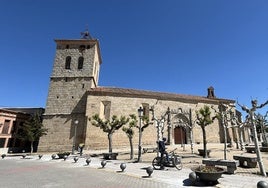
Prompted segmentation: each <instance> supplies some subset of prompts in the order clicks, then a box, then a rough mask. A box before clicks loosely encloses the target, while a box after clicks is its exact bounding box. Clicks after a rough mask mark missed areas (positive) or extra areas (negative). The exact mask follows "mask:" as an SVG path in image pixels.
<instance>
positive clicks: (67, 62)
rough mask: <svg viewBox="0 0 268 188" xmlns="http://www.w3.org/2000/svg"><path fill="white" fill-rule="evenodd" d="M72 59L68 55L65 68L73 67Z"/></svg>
mask: <svg viewBox="0 0 268 188" xmlns="http://www.w3.org/2000/svg"><path fill="white" fill-rule="evenodd" d="M71 61H72V57H71V56H67V57H66V59H65V69H71Z"/></svg>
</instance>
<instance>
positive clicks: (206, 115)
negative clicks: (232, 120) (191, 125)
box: [196, 105, 218, 158]
mask: <svg viewBox="0 0 268 188" xmlns="http://www.w3.org/2000/svg"><path fill="white" fill-rule="evenodd" d="M196 118H197V121H196V123H197V124H198V125H199V126H200V127H201V129H202V133H203V147H204V148H203V149H204V156H203V157H204V158H207V157H208V156H207V136H206V129H205V128H206V126H208V125H210V124H212V123H213V121H214V119H216V118H218V116H217V115H216V116H213V117H211V111H210V108H209V107H208V106H206V105H205V106H204V107H203V108H200V109H199V110H198V111H196Z"/></svg>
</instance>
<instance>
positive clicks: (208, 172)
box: [192, 166, 224, 184]
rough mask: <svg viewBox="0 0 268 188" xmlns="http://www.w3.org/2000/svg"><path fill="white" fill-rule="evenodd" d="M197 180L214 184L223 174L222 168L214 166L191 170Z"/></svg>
mask: <svg viewBox="0 0 268 188" xmlns="http://www.w3.org/2000/svg"><path fill="white" fill-rule="evenodd" d="M192 170H193V171H194V172H195V173H196V176H197V179H198V178H199V181H203V182H207V183H212V184H216V183H218V179H219V178H221V175H222V174H223V173H224V169H223V168H219V167H215V166H199V167H197V168H195V169H192Z"/></svg>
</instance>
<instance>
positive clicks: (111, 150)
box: [108, 133, 113, 153]
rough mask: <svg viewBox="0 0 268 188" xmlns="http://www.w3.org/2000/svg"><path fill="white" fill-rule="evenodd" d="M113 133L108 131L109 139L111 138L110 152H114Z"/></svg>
mask: <svg viewBox="0 0 268 188" xmlns="http://www.w3.org/2000/svg"><path fill="white" fill-rule="evenodd" d="M112 137H113V133H108V140H109V153H112V152H113V148H112V144H113V138H112Z"/></svg>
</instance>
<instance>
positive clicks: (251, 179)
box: [12, 144, 268, 188]
mask: <svg viewBox="0 0 268 188" xmlns="http://www.w3.org/2000/svg"><path fill="white" fill-rule="evenodd" d="M176 147H177V150H176V153H177V154H179V155H181V156H182V163H183V169H182V170H177V169H175V168H166V169H165V170H154V171H153V174H152V175H151V177H148V174H147V173H146V168H147V167H149V166H151V161H152V160H153V158H154V157H155V156H156V153H144V154H143V155H142V162H140V163H136V162H135V160H129V152H128V151H127V149H124V150H114V152H118V153H119V155H118V158H117V160H108V161H107V164H106V166H105V167H104V168H102V166H101V161H102V160H103V159H102V155H101V154H102V153H103V152H107V150H98V151H96V150H87V151H84V154H83V155H82V156H81V157H80V156H79V155H76V156H79V159H78V161H77V162H76V163H75V162H74V160H73V158H74V156H75V155H70V156H69V157H68V159H67V160H66V161H64V162H63V159H56V160H52V158H51V155H52V153H49V154H47V153H46V154H44V156H43V157H42V158H41V160H40V162H50V163H59V162H61V164H63V165H62V166H64V168H85V167H89V168H95V169H102V170H105V171H110V172H114V173H120V174H121V175H127V176H132V177H137V178H143V179H146V180H148V181H155V182H159V183H160V182H161V183H166V184H168V185H169V186H168V187H186V186H187V187H202V186H204V185H203V184H201V183H198V184H196V186H193V185H192V182H191V181H190V180H189V173H190V172H192V171H191V168H193V167H196V166H198V165H201V164H202V157H200V156H198V155H197V154H196V153H197V149H199V148H202V145H201V144H200V145H195V146H194V154H192V153H191V150H190V146H189V145H185V148H183V147H181V146H180V145H179V146H178V145H177V146H176ZM173 148H174V147H172V148H171V147H170V148H168V150H172V149H173ZM208 149H210V150H211V154H210V157H212V158H219V159H222V158H223V144H208ZM135 154H136V151H135ZM234 154H243V155H246V153H245V152H244V151H240V150H238V149H235V148H228V152H227V159H229V160H232V156H233V155H234ZM247 155H255V154H247ZM89 156H90V157H91V163H90V164H89V165H88V166H87V165H86V162H85V160H86V158H87V157H89ZM135 157H137V155H135ZM262 157H263V162H264V164H265V167H266V170H267V171H268V154H267V153H263V152H262ZM12 158H13V159H14V160H23V159H21V157H20V156H18V157H12ZM27 158H28V159H31V160H37V159H38V156H37V154H35V155H32V156H27ZM121 163H126V169H125V170H124V171H123V172H122V171H121V169H120V164H121ZM258 174H259V168H258V167H257V168H241V167H238V169H237V170H236V173H235V174H234V175H228V174H223V175H222V178H220V179H219V180H218V181H219V184H217V185H215V186H214V187H237V188H239V187H249V188H250V187H252V188H253V187H257V183H258V182H259V181H261V180H264V181H267V182H268V178H266V177H263V176H261V175H258Z"/></svg>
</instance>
